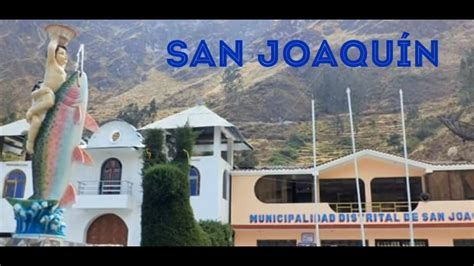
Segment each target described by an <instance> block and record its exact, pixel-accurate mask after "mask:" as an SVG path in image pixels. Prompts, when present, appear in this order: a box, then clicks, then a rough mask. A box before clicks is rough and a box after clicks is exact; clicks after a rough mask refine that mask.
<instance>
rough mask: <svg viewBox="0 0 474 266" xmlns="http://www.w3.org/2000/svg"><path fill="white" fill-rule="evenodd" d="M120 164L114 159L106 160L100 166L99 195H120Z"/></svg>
mask: <svg viewBox="0 0 474 266" xmlns="http://www.w3.org/2000/svg"><path fill="white" fill-rule="evenodd" d="M121 180H122V163H121V162H120V161H119V160H118V159H116V158H110V159H107V160H106V161H105V162H104V163H103V164H102V170H101V174H100V185H99V194H120V189H121V187H122V186H121Z"/></svg>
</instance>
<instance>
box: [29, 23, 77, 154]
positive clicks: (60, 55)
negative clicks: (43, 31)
mask: <svg viewBox="0 0 474 266" xmlns="http://www.w3.org/2000/svg"><path fill="white" fill-rule="evenodd" d="M49 35H50V39H51V40H50V42H49V45H48V52H47V60H46V71H45V75H44V80H43V83H42V84H41V87H40V88H39V89H38V90H35V91H33V92H32V93H31V97H32V99H33V104H32V106H31V108H30V109H29V110H28V112H27V113H26V120H27V121H28V123H30V130H29V132H28V139H27V143H26V151H27V152H28V153H30V154H32V153H33V152H34V144H35V140H36V136H37V135H38V131H39V129H40V127H41V124H42V122H43V120H44V117H45V115H46V112H48V110H49V109H50V108H51V107H52V106H53V105H54V100H55V92H56V91H57V90H58V89H59V87H60V86H61V85H62V84H63V83H64V81H66V78H67V74H66V70H65V68H66V64H67V62H68V55H67V49H66V46H65V44H66V43H67V41H68V40H67V39H66V38H65V37H64V36H61V35H60V32H59V31H50V32H49Z"/></svg>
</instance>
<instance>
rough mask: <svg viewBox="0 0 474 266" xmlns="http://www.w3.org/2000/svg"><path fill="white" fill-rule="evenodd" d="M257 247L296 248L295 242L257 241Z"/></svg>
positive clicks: (288, 240) (289, 240)
mask: <svg viewBox="0 0 474 266" xmlns="http://www.w3.org/2000/svg"><path fill="white" fill-rule="evenodd" d="M257 247H296V240H293V239H285V240H257Z"/></svg>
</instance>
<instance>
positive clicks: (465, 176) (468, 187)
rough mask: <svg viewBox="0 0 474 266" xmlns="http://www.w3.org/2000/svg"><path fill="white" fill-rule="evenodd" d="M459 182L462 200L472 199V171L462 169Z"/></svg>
mask: <svg viewBox="0 0 474 266" xmlns="http://www.w3.org/2000/svg"><path fill="white" fill-rule="evenodd" d="M461 182H462V186H463V191H464V200H474V173H473V172H472V171H462V172H461Z"/></svg>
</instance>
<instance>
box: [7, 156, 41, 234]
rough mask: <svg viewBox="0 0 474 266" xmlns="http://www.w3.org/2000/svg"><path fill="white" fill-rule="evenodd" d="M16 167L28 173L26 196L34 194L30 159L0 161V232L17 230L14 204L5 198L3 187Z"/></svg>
mask: <svg viewBox="0 0 474 266" xmlns="http://www.w3.org/2000/svg"><path fill="white" fill-rule="evenodd" d="M15 169H19V170H21V171H23V172H24V173H25V175H26V184H25V194H24V198H25V199H27V198H29V197H30V196H31V195H33V180H32V173H31V162H30V161H17V162H0V193H1V194H0V197H1V198H0V232H2V233H13V232H15V228H16V223H15V218H14V217H15V216H14V214H13V209H12V206H11V205H10V204H9V203H8V202H7V201H6V200H5V199H4V198H3V188H4V185H5V179H6V177H7V175H8V173H10V171H13V170H15Z"/></svg>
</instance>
